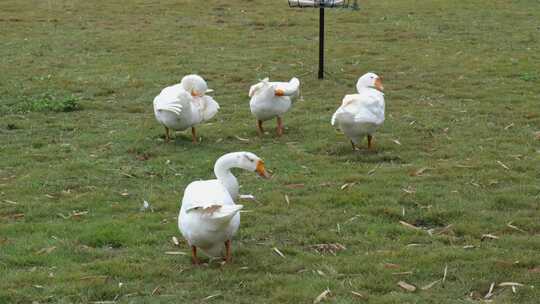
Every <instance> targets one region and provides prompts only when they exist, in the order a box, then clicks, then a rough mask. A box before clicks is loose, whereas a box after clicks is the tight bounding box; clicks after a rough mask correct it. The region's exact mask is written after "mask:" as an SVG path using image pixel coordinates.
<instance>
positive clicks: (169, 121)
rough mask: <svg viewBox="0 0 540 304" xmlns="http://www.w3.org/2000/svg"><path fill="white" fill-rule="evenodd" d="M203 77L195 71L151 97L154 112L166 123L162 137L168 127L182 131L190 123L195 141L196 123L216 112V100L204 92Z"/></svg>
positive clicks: (167, 136) (167, 137)
mask: <svg viewBox="0 0 540 304" xmlns="http://www.w3.org/2000/svg"><path fill="white" fill-rule="evenodd" d="M207 92H212V90H208V86H207V84H206V81H205V80H204V79H203V78H202V77H200V76H198V75H187V76H185V77H184V78H182V81H181V82H180V83H179V84H175V85H173V86H169V87H166V88H165V89H163V90H162V91H161V93H159V95H158V96H156V98H154V114H155V116H156V119H157V121H158V122H159V123H160V124H162V125H163V126H164V127H165V140H166V141H169V139H170V134H169V132H170V130H169V129H173V130H176V131H184V130H186V129H188V128H190V127H191V136H192V140H193V142H194V143H196V142H197V134H196V131H195V125H197V124H200V123H202V122H205V121H207V120H209V119H211V118H212V117H214V115H216V113H217V112H218V109H219V104H218V103H217V102H216V101H215V100H214V99H213V98H212V97H211V96H208V95H206V93H207Z"/></svg>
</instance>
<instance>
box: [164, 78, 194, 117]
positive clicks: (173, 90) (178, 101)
mask: <svg viewBox="0 0 540 304" xmlns="http://www.w3.org/2000/svg"><path fill="white" fill-rule="evenodd" d="M192 100H193V98H192V97H191V95H190V94H189V93H187V92H186V91H185V90H184V89H183V88H182V86H181V85H179V84H177V85H173V86H170V87H166V88H165V89H163V90H162V91H161V93H159V95H158V96H156V97H155V98H154V111H155V112H158V111H169V112H172V113H174V114H176V115H180V113H181V112H182V111H183V110H189V106H190V102H191V101H192Z"/></svg>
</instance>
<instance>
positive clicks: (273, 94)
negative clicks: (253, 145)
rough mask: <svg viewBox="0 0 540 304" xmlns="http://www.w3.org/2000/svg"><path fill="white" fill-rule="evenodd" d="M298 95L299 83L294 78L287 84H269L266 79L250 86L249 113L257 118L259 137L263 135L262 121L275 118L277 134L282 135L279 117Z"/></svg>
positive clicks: (281, 123) (281, 122) (281, 124)
mask: <svg viewBox="0 0 540 304" xmlns="http://www.w3.org/2000/svg"><path fill="white" fill-rule="evenodd" d="M299 95H300V81H299V80H298V78H296V77H294V78H292V79H291V80H290V81H289V82H270V81H269V80H268V78H265V79H263V80H262V81H261V82H259V83H257V84H255V85H252V86H251V88H250V89H249V97H251V100H250V102H249V106H250V108H251V113H253V115H255V117H256V118H257V130H258V131H259V135H262V134H263V133H264V130H263V126H262V124H263V121H266V120H269V119H272V118H274V117H277V134H278V136H281V135H283V121H282V119H281V116H282V115H283V114H285V113H286V112H287V111H288V110H289V109H290V108H291V104H292V101H293V100H294V99H295V98H296V97H298V96H299Z"/></svg>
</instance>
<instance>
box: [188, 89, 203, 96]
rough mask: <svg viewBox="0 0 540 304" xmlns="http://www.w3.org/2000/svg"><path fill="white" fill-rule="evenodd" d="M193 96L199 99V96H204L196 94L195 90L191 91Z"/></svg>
mask: <svg viewBox="0 0 540 304" xmlns="http://www.w3.org/2000/svg"><path fill="white" fill-rule="evenodd" d="M191 96H193V97H199V96H202V94H199V93H197V92H195V90H191Z"/></svg>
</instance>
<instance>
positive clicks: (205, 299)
mask: <svg viewBox="0 0 540 304" xmlns="http://www.w3.org/2000/svg"><path fill="white" fill-rule="evenodd" d="M219 296H221V293H216V294H213V295H211V296H208V297H206V298H204V299H202V301H208V300H210V299H213V298H217V297H219Z"/></svg>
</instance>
